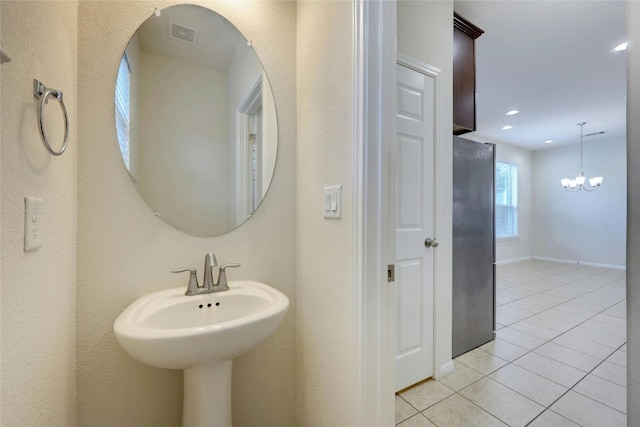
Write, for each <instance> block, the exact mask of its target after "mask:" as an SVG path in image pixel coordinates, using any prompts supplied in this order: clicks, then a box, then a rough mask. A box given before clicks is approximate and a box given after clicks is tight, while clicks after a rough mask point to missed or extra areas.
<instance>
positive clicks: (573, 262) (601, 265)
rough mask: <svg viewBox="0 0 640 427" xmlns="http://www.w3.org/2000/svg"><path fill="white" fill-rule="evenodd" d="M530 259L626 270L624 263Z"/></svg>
mask: <svg viewBox="0 0 640 427" xmlns="http://www.w3.org/2000/svg"><path fill="white" fill-rule="evenodd" d="M532 259H534V260H536V261H548V262H555V263H558V264H578V265H582V266H585V267H596V268H608V269H611V270H626V269H627V267H626V266H624V265H615V264H600V263H597V262H585V261H575V260H570V259H561V258H547V257H540V256H534V257H532ZM496 264H497V263H496Z"/></svg>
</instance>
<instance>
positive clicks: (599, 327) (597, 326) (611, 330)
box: [582, 318, 627, 340]
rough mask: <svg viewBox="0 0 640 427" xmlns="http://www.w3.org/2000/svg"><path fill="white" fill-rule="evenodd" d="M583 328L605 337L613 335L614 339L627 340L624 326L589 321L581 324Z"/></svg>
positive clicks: (593, 320)
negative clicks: (601, 333)
mask: <svg viewBox="0 0 640 427" xmlns="http://www.w3.org/2000/svg"><path fill="white" fill-rule="evenodd" d="M582 326H584V327H585V328H589V329H591V330H594V331H598V332H603V333H605V334H607V335H614V336H616V337H619V338H622V339H625V340H626V339H627V328H626V326H624V327H621V326H614V325H611V324H609V323H605V322H603V321H600V320H596V319H595V318H594V319H589V320H587V321H586V322H584V323H583V324H582Z"/></svg>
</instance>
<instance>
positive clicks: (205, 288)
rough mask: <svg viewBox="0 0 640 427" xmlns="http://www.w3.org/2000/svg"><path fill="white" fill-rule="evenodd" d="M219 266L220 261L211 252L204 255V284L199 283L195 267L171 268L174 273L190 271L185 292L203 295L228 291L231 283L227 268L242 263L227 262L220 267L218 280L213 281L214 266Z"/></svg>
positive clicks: (238, 265) (186, 293)
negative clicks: (228, 279)
mask: <svg viewBox="0 0 640 427" xmlns="http://www.w3.org/2000/svg"><path fill="white" fill-rule="evenodd" d="M217 266H218V261H217V260H216V256H215V255H214V254H213V253H212V252H209V253H208V254H207V255H205V257H204V278H203V283H202V286H200V284H199V283H198V275H197V272H196V269H195V268H174V269H173V270H171V272H172V273H183V272H189V273H190V275H189V284H188V286H187V291H186V292H185V293H184V294H185V295H201V294H210V293H213V292H222V291H228V290H229V285H228V283H227V273H226V270H227V268H228V267H240V264H225V265H222V266H220V267H219V268H218V280H217V281H215V282H214V281H213V267H217Z"/></svg>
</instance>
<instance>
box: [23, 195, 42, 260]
mask: <svg viewBox="0 0 640 427" xmlns="http://www.w3.org/2000/svg"><path fill="white" fill-rule="evenodd" d="M41 221H42V199H38V198H35V197H25V198H24V251H25V252H27V251H33V250H36V249H38V248H39V247H40V246H42V244H41V240H42V229H41V227H40V222H41Z"/></svg>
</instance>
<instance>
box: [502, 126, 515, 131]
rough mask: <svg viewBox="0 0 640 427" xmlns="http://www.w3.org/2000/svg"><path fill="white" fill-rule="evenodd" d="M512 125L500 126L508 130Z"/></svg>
mask: <svg viewBox="0 0 640 427" xmlns="http://www.w3.org/2000/svg"><path fill="white" fill-rule="evenodd" d="M512 127H513V126H509V125H506V126H502V130H509V129H511V128H512Z"/></svg>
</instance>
